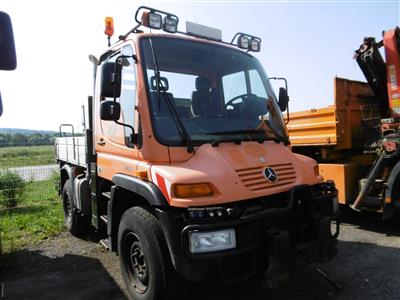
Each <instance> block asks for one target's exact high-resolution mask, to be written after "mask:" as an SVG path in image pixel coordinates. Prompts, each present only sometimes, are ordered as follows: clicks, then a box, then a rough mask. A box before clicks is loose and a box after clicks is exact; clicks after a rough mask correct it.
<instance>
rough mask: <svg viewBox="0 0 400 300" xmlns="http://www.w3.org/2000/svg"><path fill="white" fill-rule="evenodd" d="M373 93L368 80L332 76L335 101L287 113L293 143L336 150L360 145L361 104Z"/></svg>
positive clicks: (368, 99) (293, 144)
mask: <svg viewBox="0 0 400 300" xmlns="http://www.w3.org/2000/svg"><path fill="white" fill-rule="evenodd" d="M372 97H373V92H372V90H371V89H370V87H369V85H368V84H367V83H364V82H359V81H354V80H348V79H343V78H339V77H335V78H334V100H335V104H334V105H331V106H328V107H324V108H318V109H311V110H305V111H300V112H294V113H290V122H289V124H288V125H287V128H288V131H289V137H290V141H291V143H292V146H293V147H296V146H335V149H336V150H344V149H351V148H354V147H359V146H361V145H362V142H363V136H362V131H361V130H360V128H362V113H361V106H362V105H365V104H367V103H369V102H370V100H371V98H372Z"/></svg>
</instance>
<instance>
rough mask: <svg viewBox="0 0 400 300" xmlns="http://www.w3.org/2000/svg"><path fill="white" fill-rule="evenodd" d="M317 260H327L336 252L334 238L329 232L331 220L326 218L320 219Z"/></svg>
mask: <svg viewBox="0 0 400 300" xmlns="http://www.w3.org/2000/svg"><path fill="white" fill-rule="evenodd" d="M316 243H317V247H318V256H317V260H318V262H322V263H324V262H327V261H329V260H331V259H332V258H333V257H335V256H336V254H337V249H336V247H335V244H336V239H335V238H334V237H333V236H332V234H331V221H330V219H328V218H325V219H322V220H321V223H320V226H319V234H318V238H317V241H316Z"/></svg>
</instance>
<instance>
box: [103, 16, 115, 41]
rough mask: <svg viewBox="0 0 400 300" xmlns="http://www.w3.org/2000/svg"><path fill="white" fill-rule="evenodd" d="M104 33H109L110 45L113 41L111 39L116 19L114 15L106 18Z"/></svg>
mask: <svg viewBox="0 0 400 300" xmlns="http://www.w3.org/2000/svg"><path fill="white" fill-rule="evenodd" d="M104 33H105V34H106V35H107V38H108V47H110V45H111V42H110V39H111V37H112V36H113V34H114V19H113V18H112V17H106V18H105V30H104Z"/></svg>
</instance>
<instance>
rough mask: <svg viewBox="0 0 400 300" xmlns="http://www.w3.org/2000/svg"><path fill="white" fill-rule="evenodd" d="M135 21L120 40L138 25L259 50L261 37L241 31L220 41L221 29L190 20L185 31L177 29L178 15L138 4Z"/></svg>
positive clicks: (136, 30) (138, 31)
mask: <svg viewBox="0 0 400 300" xmlns="http://www.w3.org/2000/svg"><path fill="white" fill-rule="evenodd" d="M139 15H140V20H139ZM135 21H136V22H137V25H136V26H135V27H133V28H132V29H131V30H130V31H128V32H127V33H126V34H125V35H120V36H119V39H120V40H125V39H126V38H127V37H128V35H129V34H131V33H141V32H143V31H141V30H139V27H140V26H145V27H148V28H152V29H157V30H160V29H162V30H164V31H165V32H168V33H180V34H185V35H191V36H196V37H201V38H206V39H208V40H214V41H218V42H220V43H223V44H227V45H236V46H237V47H239V48H241V49H245V50H247V51H253V52H259V51H260V50H261V38H259V37H256V36H254V35H251V34H247V33H243V32H238V33H236V34H235V36H234V37H233V39H232V41H231V42H230V43H228V42H224V41H222V32H221V30H219V29H216V28H211V27H208V26H204V25H200V24H195V23H192V22H186V32H181V31H178V23H179V18H178V16H176V15H174V14H172V13H169V12H165V11H162V10H158V9H155V8H151V7H148V6H139V8H138V9H137V10H136V13H135Z"/></svg>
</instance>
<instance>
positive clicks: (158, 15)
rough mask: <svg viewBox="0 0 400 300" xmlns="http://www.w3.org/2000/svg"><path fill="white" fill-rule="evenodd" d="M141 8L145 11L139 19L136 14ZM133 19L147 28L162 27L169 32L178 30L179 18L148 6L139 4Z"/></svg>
mask: <svg viewBox="0 0 400 300" xmlns="http://www.w3.org/2000/svg"><path fill="white" fill-rule="evenodd" d="M142 10H145V11H144V12H143V14H142V16H141V20H140V21H139V19H138V16H139V13H140V11H142ZM163 16H164V20H163ZM135 20H136V22H137V23H138V25H143V26H146V27H149V28H153V29H163V30H164V31H166V32H169V33H175V32H177V31H178V23H179V18H178V17H177V16H176V15H174V14H171V13H169V12H165V11H162V10H158V9H155V8H151V7H148V6H140V7H139V8H138V9H137V11H136V14H135Z"/></svg>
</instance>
